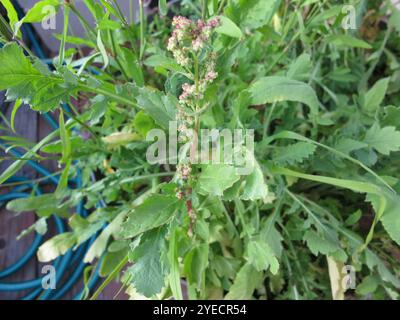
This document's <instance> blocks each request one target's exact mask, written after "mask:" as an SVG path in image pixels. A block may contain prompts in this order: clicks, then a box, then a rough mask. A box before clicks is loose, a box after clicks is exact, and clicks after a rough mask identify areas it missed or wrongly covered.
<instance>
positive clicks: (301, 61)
mask: <svg viewBox="0 0 400 320" xmlns="http://www.w3.org/2000/svg"><path fill="white" fill-rule="evenodd" d="M311 70H312V65H311V56H310V55H309V54H308V53H303V54H301V55H300V56H298V57H297V59H296V60H295V61H293V62H292V63H291V64H290V66H289V69H288V71H287V73H286V75H287V77H288V78H290V79H294V80H299V81H307V80H308V79H309V78H310V73H311Z"/></svg>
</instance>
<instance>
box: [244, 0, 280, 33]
mask: <svg viewBox="0 0 400 320" xmlns="http://www.w3.org/2000/svg"><path fill="white" fill-rule="evenodd" d="M280 4H281V0H249V1H241V2H240V5H239V7H237V8H236V10H238V11H239V13H240V15H241V19H240V26H241V27H242V28H249V29H257V28H260V27H262V26H264V25H266V24H268V23H269V22H270V21H271V19H272V17H273V15H274V14H275V12H276V11H277V10H278V8H279V5H280Z"/></svg>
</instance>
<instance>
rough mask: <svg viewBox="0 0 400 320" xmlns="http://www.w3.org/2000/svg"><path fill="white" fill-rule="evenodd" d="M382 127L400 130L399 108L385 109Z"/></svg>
mask: <svg viewBox="0 0 400 320" xmlns="http://www.w3.org/2000/svg"><path fill="white" fill-rule="evenodd" d="M381 124H382V126H384V127H386V126H387V127H390V126H391V127H396V129H398V130H400V108H396V107H395V106H387V107H385V115H384V117H383V119H382V122H381Z"/></svg>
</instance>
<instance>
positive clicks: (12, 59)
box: [0, 43, 69, 112]
mask: <svg viewBox="0 0 400 320" xmlns="http://www.w3.org/2000/svg"><path fill="white" fill-rule="evenodd" d="M0 61H1V62H2V63H1V64H0V90H4V89H8V91H7V98H8V99H10V100H17V99H21V100H22V101H23V102H25V103H27V104H29V105H30V106H31V107H32V108H33V109H35V110H38V111H41V112H47V111H49V110H51V109H54V108H56V107H58V106H59V104H60V103H61V101H62V100H63V99H64V98H65V97H67V96H68V93H69V89H68V88H63V87H61V86H60V84H62V83H63V82H64V81H63V80H62V79H61V78H58V77H56V76H53V75H49V74H42V73H41V72H40V71H39V70H38V69H37V68H35V67H34V66H33V65H32V63H31V62H30V61H29V59H28V58H27V57H25V55H24V54H23V51H22V49H21V48H20V47H19V46H18V45H17V44H15V43H11V44H7V45H6V46H4V47H3V48H2V49H0Z"/></svg>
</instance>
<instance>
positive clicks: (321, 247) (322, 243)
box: [303, 230, 340, 256]
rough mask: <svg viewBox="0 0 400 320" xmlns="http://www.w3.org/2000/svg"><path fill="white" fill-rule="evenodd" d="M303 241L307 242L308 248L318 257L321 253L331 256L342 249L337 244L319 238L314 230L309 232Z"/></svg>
mask: <svg viewBox="0 0 400 320" xmlns="http://www.w3.org/2000/svg"><path fill="white" fill-rule="evenodd" d="M303 240H304V241H306V243H307V246H308V248H309V249H310V251H311V252H312V253H313V254H314V255H316V256H317V255H318V254H320V253H321V254H323V255H329V254H331V253H333V252H335V251H336V250H338V249H340V248H339V246H338V244H337V243H335V242H333V241H332V240H328V239H325V238H323V237H321V236H319V235H318V234H317V233H316V232H315V231H312V230H308V231H307V232H306V233H305V234H304V237H303Z"/></svg>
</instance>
